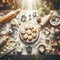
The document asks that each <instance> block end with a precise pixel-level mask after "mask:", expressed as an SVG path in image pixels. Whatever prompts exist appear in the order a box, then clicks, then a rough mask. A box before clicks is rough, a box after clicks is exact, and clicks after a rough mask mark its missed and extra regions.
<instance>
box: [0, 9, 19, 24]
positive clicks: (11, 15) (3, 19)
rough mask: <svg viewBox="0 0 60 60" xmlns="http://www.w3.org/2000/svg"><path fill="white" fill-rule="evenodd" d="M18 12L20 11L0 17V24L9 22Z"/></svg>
mask: <svg viewBox="0 0 60 60" xmlns="http://www.w3.org/2000/svg"><path fill="white" fill-rule="evenodd" d="M18 12H20V9H17V10H13V11H11V12H10V13H8V14H6V15H5V16H3V17H0V24H2V23H4V22H7V21H10V20H11V19H12V18H14V17H15V16H16V15H17V14H18Z"/></svg>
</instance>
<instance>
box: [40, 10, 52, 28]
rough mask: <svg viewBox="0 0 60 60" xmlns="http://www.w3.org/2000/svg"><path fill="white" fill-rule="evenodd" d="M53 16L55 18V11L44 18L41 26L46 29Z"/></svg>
mask: <svg viewBox="0 0 60 60" xmlns="http://www.w3.org/2000/svg"><path fill="white" fill-rule="evenodd" d="M52 16H53V11H51V12H50V13H49V14H48V15H47V16H45V17H43V18H42V22H41V23H40V25H41V26H42V27H44V26H45V25H46V23H47V22H48V21H49V20H50V18H51V17H52Z"/></svg>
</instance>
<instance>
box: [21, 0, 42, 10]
mask: <svg viewBox="0 0 60 60" xmlns="http://www.w3.org/2000/svg"><path fill="white" fill-rule="evenodd" d="M41 3H42V1H41V0H22V7H21V8H22V10H37V9H39V7H40V6H41Z"/></svg>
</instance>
